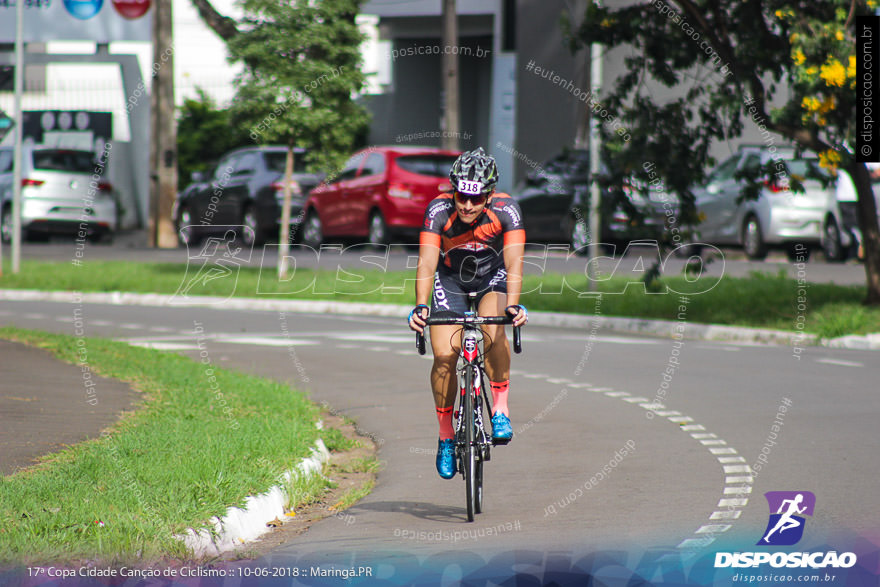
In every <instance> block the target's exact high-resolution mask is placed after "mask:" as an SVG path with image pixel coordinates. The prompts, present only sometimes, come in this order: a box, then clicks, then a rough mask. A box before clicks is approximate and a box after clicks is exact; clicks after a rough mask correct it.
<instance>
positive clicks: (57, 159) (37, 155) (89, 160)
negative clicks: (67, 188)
mask: <svg viewBox="0 0 880 587" xmlns="http://www.w3.org/2000/svg"><path fill="white" fill-rule="evenodd" d="M34 169H39V170H41V171H68V172H71V173H93V172H94V169H95V156H94V154H92V153H91V152H89V151H69V150H66V149H39V150H36V151H34Z"/></svg>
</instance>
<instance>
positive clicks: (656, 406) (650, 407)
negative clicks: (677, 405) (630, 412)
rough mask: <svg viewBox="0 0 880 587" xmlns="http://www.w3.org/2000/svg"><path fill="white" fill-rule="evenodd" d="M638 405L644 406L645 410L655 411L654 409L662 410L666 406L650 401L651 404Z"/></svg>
mask: <svg viewBox="0 0 880 587" xmlns="http://www.w3.org/2000/svg"><path fill="white" fill-rule="evenodd" d="M639 407H640V408H645V409H646V410H651V411H656V410H662V409H663V408H665V407H666V406H664V405H663V404H653V403H652V404H639Z"/></svg>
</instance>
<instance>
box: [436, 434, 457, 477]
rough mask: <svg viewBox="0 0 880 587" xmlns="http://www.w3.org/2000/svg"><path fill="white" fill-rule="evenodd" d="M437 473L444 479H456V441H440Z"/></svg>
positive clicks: (438, 444)
mask: <svg viewBox="0 0 880 587" xmlns="http://www.w3.org/2000/svg"><path fill="white" fill-rule="evenodd" d="M437 472H438V473H440V476H441V477H443V478H444V479H452V478H453V477H455V440H453V439H451V438H450V439H448V440H440V441H439V442H438V443H437Z"/></svg>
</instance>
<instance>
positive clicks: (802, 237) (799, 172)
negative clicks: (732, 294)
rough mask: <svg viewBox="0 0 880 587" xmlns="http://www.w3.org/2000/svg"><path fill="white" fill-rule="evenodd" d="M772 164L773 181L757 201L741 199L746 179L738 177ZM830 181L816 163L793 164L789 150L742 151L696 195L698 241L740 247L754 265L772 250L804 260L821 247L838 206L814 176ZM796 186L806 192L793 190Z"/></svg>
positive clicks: (800, 161)
mask: <svg viewBox="0 0 880 587" xmlns="http://www.w3.org/2000/svg"><path fill="white" fill-rule="evenodd" d="M768 163H769V164H771V165H772V166H773V168H774V169H775V170H778V171H777V173H775V174H773V175H771V176H769V177H768V178H767V180H766V181H765V182H764V184H763V186H762V187H761V189H760V193H759V195H758V198H757V199H755V200H750V199H744V198H741V197H740V194H741V193H742V189H743V187H744V186H745V185H746V180H745V179H740V178H737V177H736V174H737V172H743V171H746V170H749V169H752V170H754V169H755V168H758V167H763V166H766V165H767V164H768ZM817 175H818V176H821V175H826V174H825V172H824V170H822V169H821V168H820V167H819V164H818V160H817V159H812V158H794V157H793V153H792V152H791V151H790V150H788V149H782V148H780V149H777V150H776V151H775V152H774V153H770V152H769V150H768V149H765V148H762V147H743V148H741V149H740V151H739V152H737V153H736V154H734V155H732V156H731V157H729V158H728V159H726V160H724V161H723V162H721V164H719V165H718V166H717V167H716V168H715V169H714V170H713V171H712V173H711V174H710V175H709V178H708V181H707V182H706V184H705V185H704V186H702V187H700V188H697V189H695V190H694V195H695V197H696V200H695V204H696V208H697V214H698V216H699V218H700V219H701V222H700V224H699V225H698V226H697V227H696V228H697V235H698V239H697V240H698V241H699V242H701V243H706V244H711V245H735V246H741V247H742V248H743V250H744V251H745V253H746V255H747V256H748V257H749V258H750V259H763V258H765V257H766V256H767V252H768V250H769V248H771V247H778V248H783V249H785V251H786V253H787V254H788V256H789V258H791V259H792V260H794V259H799V260H805V259H806V258H807V257H808V256H809V253H810V250H811V249H812V248H814V247H818V246H819V245H820V241H821V239H822V228H823V221H824V219H825V215H826V213H827V211H828V209H829V208H830V207H832V206H833V204H834V199H835V196H834V188H833V186H829V185H827V184H823V182H822V181H820V180H819V179H814V177H815V176H817ZM792 180H797V182H798V183H800V184H801V185H802V186H803V188H804V191H798V190H795V189H794V187H793V184H794V182H793V181H792Z"/></svg>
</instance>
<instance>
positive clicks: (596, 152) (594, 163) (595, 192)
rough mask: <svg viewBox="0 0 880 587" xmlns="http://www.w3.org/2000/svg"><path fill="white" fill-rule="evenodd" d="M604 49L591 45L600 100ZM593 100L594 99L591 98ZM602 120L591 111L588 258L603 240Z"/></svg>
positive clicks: (592, 71)
mask: <svg viewBox="0 0 880 587" xmlns="http://www.w3.org/2000/svg"><path fill="white" fill-rule="evenodd" d="M602 51H603V47H602V45H600V44H599V43H592V44H591V45H590V78H591V81H592V83H591V86H592V87H591V88H590V94H591V97H592V99H593V100H596V101H597V102H598V100H599V93H600V92H601V91H602ZM591 102H592V100H591ZM600 124H601V121H600V120H599V117H598V116H593V113H592V111H591V112H590V244H589V245H588V246H587V251H588V253H587V254H588V258H589V259H590V260H592V259H593V258H595V257H597V256H599V254H600V251H599V245H600V243H601V242H602V228H601V226H602V224H601V221H600V220H601V219H600V217H599V214H600V213H601V208H600V205H599V204H600V201H601V198H602V192H601V191H600V190H599V182H598V181H596V178H597V177H598V176H599V171H600V166H601V165H600V163H601V153H600V151H601V145H602V141H601V135H600V134H599V131H600V127H599V125H600ZM594 265H595V263H589V262H588V263H587V267H588V268H589V275H588V276H587V279H588V281H589V282H590V283H589V288H588V289H589V291H594V290H595V288H596V280H595V271H596V268H595V267H594Z"/></svg>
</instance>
